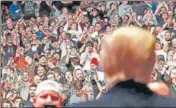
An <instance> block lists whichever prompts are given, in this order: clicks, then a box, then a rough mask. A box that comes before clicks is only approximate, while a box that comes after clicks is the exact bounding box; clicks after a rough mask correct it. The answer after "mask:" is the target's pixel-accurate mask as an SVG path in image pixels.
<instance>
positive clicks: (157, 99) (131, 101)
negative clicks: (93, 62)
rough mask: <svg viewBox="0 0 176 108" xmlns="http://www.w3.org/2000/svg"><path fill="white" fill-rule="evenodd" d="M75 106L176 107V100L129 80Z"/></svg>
mask: <svg viewBox="0 0 176 108" xmlns="http://www.w3.org/2000/svg"><path fill="white" fill-rule="evenodd" d="M74 107H176V100H175V99H171V98H166V97H162V96H159V95H157V94H155V93H153V92H152V91H150V90H149V88H148V87H147V86H146V85H145V84H141V83H136V82H135V81H133V80H128V81H125V82H120V83H118V84H117V85H115V86H114V87H113V88H112V89H110V90H109V91H108V92H107V93H106V94H105V95H104V96H102V97H101V98H100V99H99V100H94V101H89V102H85V103H79V104H76V105H74Z"/></svg>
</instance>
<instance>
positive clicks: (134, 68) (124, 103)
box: [75, 27, 176, 107]
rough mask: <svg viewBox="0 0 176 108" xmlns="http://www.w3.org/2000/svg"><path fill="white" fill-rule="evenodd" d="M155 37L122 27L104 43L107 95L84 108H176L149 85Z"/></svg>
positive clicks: (84, 104) (82, 104)
mask: <svg viewBox="0 0 176 108" xmlns="http://www.w3.org/2000/svg"><path fill="white" fill-rule="evenodd" d="M154 47H155V37H154V36H153V35H152V34H151V33H150V32H149V31H146V30H143V29H141V28H137V27H122V28H119V29H117V30H115V31H114V32H112V34H111V35H110V36H107V37H106V38H105V39H104V40H103V43H102V50H101V52H100V56H101V63H102V66H103V69H104V73H105V76H106V78H107V88H108V90H107V92H106V94H105V95H104V96H102V97H101V98H100V99H99V100H96V101H90V102H87V103H80V104H77V105H75V106H77V107H81V106H86V107H95V106H96V107H160V106H162V107H171V106H172V107H174V106H176V103H175V101H176V100H174V99H169V98H165V97H162V96H160V95H158V94H156V93H154V92H152V91H151V90H150V89H149V88H148V86H147V84H148V83H149V79H150V77H151V72H152V70H153V67H154V64H155V52H154Z"/></svg>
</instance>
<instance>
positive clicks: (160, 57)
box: [157, 55, 165, 61]
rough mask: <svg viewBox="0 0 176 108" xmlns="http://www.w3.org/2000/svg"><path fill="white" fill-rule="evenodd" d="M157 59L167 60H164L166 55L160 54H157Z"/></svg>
mask: <svg viewBox="0 0 176 108" xmlns="http://www.w3.org/2000/svg"><path fill="white" fill-rule="evenodd" d="M157 60H158V61H160V60H162V61H165V60H164V55H158V56H157Z"/></svg>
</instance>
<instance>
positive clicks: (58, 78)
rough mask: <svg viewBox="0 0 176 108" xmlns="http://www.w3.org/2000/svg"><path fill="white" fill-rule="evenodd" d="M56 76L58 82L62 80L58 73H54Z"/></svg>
mask: <svg viewBox="0 0 176 108" xmlns="http://www.w3.org/2000/svg"><path fill="white" fill-rule="evenodd" d="M54 76H55V78H56V80H60V78H61V75H60V74H59V73H57V72H54Z"/></svg>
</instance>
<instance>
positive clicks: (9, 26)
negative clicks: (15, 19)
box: [6, 19, 13, 29]
mask: <svg viewBox="0 0 176 108" xmlns="http://www.w3.org/2000/svg"><path fill="white" fill-rule="evenodd" d="M6 24H7V28H8V29H12V28H13V25H12V20H11V19H8V20H6Z"/></svg>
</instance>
